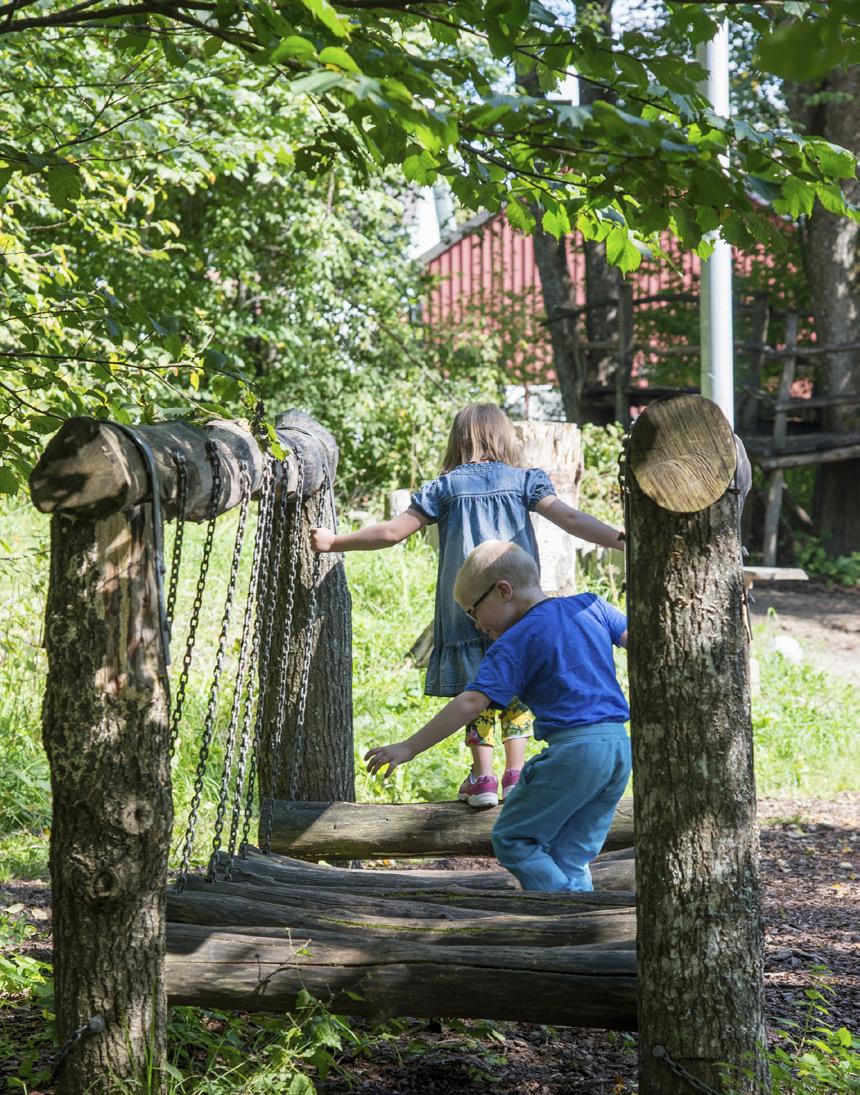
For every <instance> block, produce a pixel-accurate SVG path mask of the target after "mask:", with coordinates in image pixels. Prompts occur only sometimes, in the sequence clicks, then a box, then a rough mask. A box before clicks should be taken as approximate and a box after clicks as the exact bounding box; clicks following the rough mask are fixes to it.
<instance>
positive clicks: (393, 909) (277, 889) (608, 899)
mask: <svg viewBox="0 0 860 1095" xmlns="http://www.w3.org/2000/svg"><path fill="white" fill-rule="evenodd" d="M234 879H235V880H234V881H232V882H218V883H216V884H213V883H210V882H207V881H206V880H205V879H204V878H201V877H199V876H195V875H191V876H189V878H188V881H187V884H186V889H187V890H189V891H195V892H202V893H213V892H218V893H223V894H227V895H229V896H235V897H241V898H243V899H244V900H250V901H266V902H268V903H271V904H276V905H295V906H296V907H298V908H306V909H309V910H311V911H314V910H318V909H324V910H327V911H332V912H337V913H342V912H346V913H350V912H360V913H362V914H366V915H370V916H385V917H396V918H398V919H399V918H401V917H406V918H407V919H408V918H411V917H421V918H422V919H423V918H425V917H427V918H430V919H440V920H466V919H469V918H470V917H482V916H492V915H493V914H494V913H505V914H510V915H516V914H520V915H525V916H553V915H559V916H569V915H573V914H575V913H578V912H587V911H591V910H596V911H599V910H601V909H623V908H632V907H633V906H634V905H635V904H636V896H635V894H633V893H632V892H631V891H621V890H602V891H598V890H593V891H591V892H589V893H565V894H538V893H526V892H524V891H522V890H468V889H465V888H464V887H462V886H459V887H453V886H452V887H450V888H449V889H447V890H407V891H403V892H399V893H394V892H392V891H391V890H380V891H378V892H366V891H361V892H355V891H354V892H349V893H341V892H339V891H338V890H336V889H332V888H330V887H316V888H315V887H313V886H301V885H297V884H295V883H289V884H286V885H285V884H284V883H282V882H279V881H277V880H276V879H271V878H270V879H267V878H261V877H251V878H242V877H241V876H237V875H234Z"/></svg>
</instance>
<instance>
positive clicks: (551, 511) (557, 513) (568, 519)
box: [535, 494, 624, 551]
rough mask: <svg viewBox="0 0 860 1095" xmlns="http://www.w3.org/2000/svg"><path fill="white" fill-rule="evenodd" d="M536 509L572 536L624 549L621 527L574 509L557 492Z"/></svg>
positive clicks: (548, 496) (591, 542)
mask: <svg viewBox="0 0 860 1095" xmlns="http://www.w3.org/2000/svg"><path fill="white" fill-rule="evenodd" d="M535 510H536V511H537V512H538V513H539V514H541V516H542V517H546V519H547V520H548V521H552V523H553V524H554V525H558V527H559V528H560V529H564V531H565V532H569V533H570V534H571V536H578V537H579V538H580V540H588V542H589V543H590V544H598V545H599V546H600V547H606V548H619V549H620V550H621V551H623V550H624V534H623V533H622V532H621V530H620V529H617V528H613V527H612V526H611V525H607V524H604V522H603V521H598V520H597V518H596V517H589V516H588V514H587V513H583V512H582V510H578V509H574V508H573V506H569V505H568V504H567V502H562V500H561V499H560V498H559V497H557V496H556V495H555V494H549V495H547V496H546V498H541V500H540V501H539V502H538V504H537V505H536V506H535Z"/></svg>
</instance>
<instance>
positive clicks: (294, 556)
mask: <svg viewBox="0 0 860 1095" xmlns="http://www.w3.org/2000/svg"><path fill="white" fill-rule="evenodd" d="M295 447H296V448H297V452H296V458H297V459H296V465H297V470H298V479H297V481H296V500H295V506H294V510H293V522H292V528H291V529H290V543H289V547H288V549H287V558H288V560H289V565H288V570H287V580H286V607H285V610H284V619H283V623H282V632H283V634H282V641H281V648H280V651H279V654H278V683H277V694H276V703H275V715H274V724H273V726H274V733H273V740H272V741H271V743H269V744H270V758H271V765H272V771H271V773H270V779H271V784H270V785H271V788H272V792H273V793H272V795H270V796H269V797H268V798H267V799H266V802H265V804H264V806H263V814H264V826H263V827H264V838H263V852H264V853H265V854H266V855H269V853H270V852H271V850H272V810H273V807H274V790H275V788H276V787H277V784H278V780H279V779H280V775H281V744H282V741H283V733H284V721H285V719H286V711H287V660H288V656H289V650H290V641H291V639H292V631H293V612H294V606H295V590H296V584H297V581H298V570H299V565H298V564H299V535H300V532H301V524H302V503H303V501H304V499H303V495H304V489H305V471H304V460H303V458H302V450H301V448H299V447H298V446H295ZM284 482H285V483H286V468H285V469H284ZM283 494H284V495H285V494H286V491H285V490H284V491H283ZM282 517H283V520H284V521H286V503H284V505H283V507H282ZM282 545H283V535H282V536H281V538H280V539H279V544H278V547H279V550H278V552H277V558H276V565H275V567H274V569H273V571H272V573H273V575H274V578H275V581H277V577H278V575H279V574H280V548H281V546H282ZM274 603H275V597H274V595H273V596H272V608H273V612H272V622H273V618H274Z"/></svg>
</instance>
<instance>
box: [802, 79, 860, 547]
mask: <svg viewBox="0 0 860 1095" xmlns="http://www.w3.org/2000/svg"><path fill="white" fill-rule="evenodd" d="M810 93H813V94H815V99H814V100H813V105H812V106H811V107H810V106H808V105H807V102H806V96H807V95H809V94H810ZM822 93H824V94H822ZM858 96H860V66H858V65H853V66H851V67H849V68H846V69H843V70H838V71H835V72H833V73H831V74H830V75H829V76H828V77H827V79H826V80H825V81H824V82H823V83H822V84H821V85H820V86H818V87H816V88H813V87H804V88H798V87H797V86H795V87H794V89H793V93H792V99H793V100H794V103H795V104H796V110H795V114H796V115H797V116H799V117H800V118H801V119H802V120H803V121H804V123H805V125H806V128H807V129H808V131H809V132H810V133H812V134H815V135H817V136H820V137H824V138H825V139H826V140H828V141H832V142H833V143H834V144H837V145H841V146H842V147H843V148H847V149H849V150H850V151H851V152H853V153H854V155H855V156H857V155H860V114H858V111H857V99H858ZM843 186H844V189H845V193H846V196H847V198H848V200H849V201H851V202H854V203H857V202H860V182H858V180H857V179H856V178H855V179H850V180H847V181H845V182H844V183H843ZM858 244H860V225H858V224H857V223H855V222H854V221H853V220H851V219H850V218H848V217H837V216H835V215H834V214H833V213H828V212H827V210H826V209H824V208H823V207H822V206H821V205H820V204H818V203H816V207H815V210H814V212H813V214H812V217H811V218H810V219H809V222H808V225H807V262H806V277H807V281H808V283H809V289H810V294H811V297H812V308H813V312H814V315H815V337H816V339H817V341H818V342H819V343H820V344H822V345H825V346H826V345H833V344H838V343H846V342H856V341H857V340H858V339H860V253H858ZM823 369H824V386H825V389H826V394H827V395H831V396H838V395H846V394H849V393H860V358H858V355H857V353H856V352H851V351H846V352H843V353H835V354H828V356H827V358H826V361H825V364H824V366H823ZM825 428H826V429H830V430H857V429H860V406H854V407H843V408H837V407H834V408H831V409H830V410H829V411H827V412H826V413H825ZM858 478H860V460H843V461H840V462H837V463H828V464H822V465H821V466H820V467H819V469H818V476H817V482H816V496H815V517H816V524H817V526H818V532H819V534H820V535H821V537H822V539H823V541H824V545H825V547H826V549H827V551H828V552H829V553H830V554H832V555H847V554H849V553H850V552H852V551H856V550H857V549H858V546H860V492H858V491H857V481H858Z"/></svg>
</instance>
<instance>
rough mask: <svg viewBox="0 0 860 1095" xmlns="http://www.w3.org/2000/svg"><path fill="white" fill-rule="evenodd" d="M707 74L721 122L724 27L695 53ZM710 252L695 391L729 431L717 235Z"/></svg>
mask: <svg viewBox="0 0 860 1095" xmlns="http://www.w3.org/2000/svg"><path fill="white" fill-rule="evenodd" d="M699 60H700V61H701V63H702V64H703V65H704V66H705V67H706V68H707V70H708V84H707V96H708V99H709V100H710V102H711V105H712V106H713V108H714V112H715V113H716V114H719V115H720V116H721V117H723V118H728V117H729V115H730V113H731V106H730V103H729V25H728V22H727V21H726V22H723V23H722V24H721V26H720V28H719V30H718V31H717V33H716V34H715V35H714V37H713V38H712V39H711V41H710V42H708V43H707V45H706V46H704V47H703V48H702V49H701V50H700V53H699ZM713 242H714V245H715V246H714V253H713V254H712V255H711V257H710V258H709V259H706V260H704V261H703V262H702V271H701V294H700V298H699V319H700V345H701V365H702V367H701V388H702V395H706V396H707V397H708V398H709V399H713V401H714V402H715V403H716V404H717V405H718V406H719V407H720V409H721V410H722V412H723V414H725V416H726V418H727V419H728V420H729V422H730V423H731V424H732V426H734V420H735V410H734V406H735V377H734V373H735V366H734V330H733V324H732V249H731V246H730V245H729V244H728V243H726V242H725V240H723V239H720V238H719V237H717V236H714V237H713Z"/></svg>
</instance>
